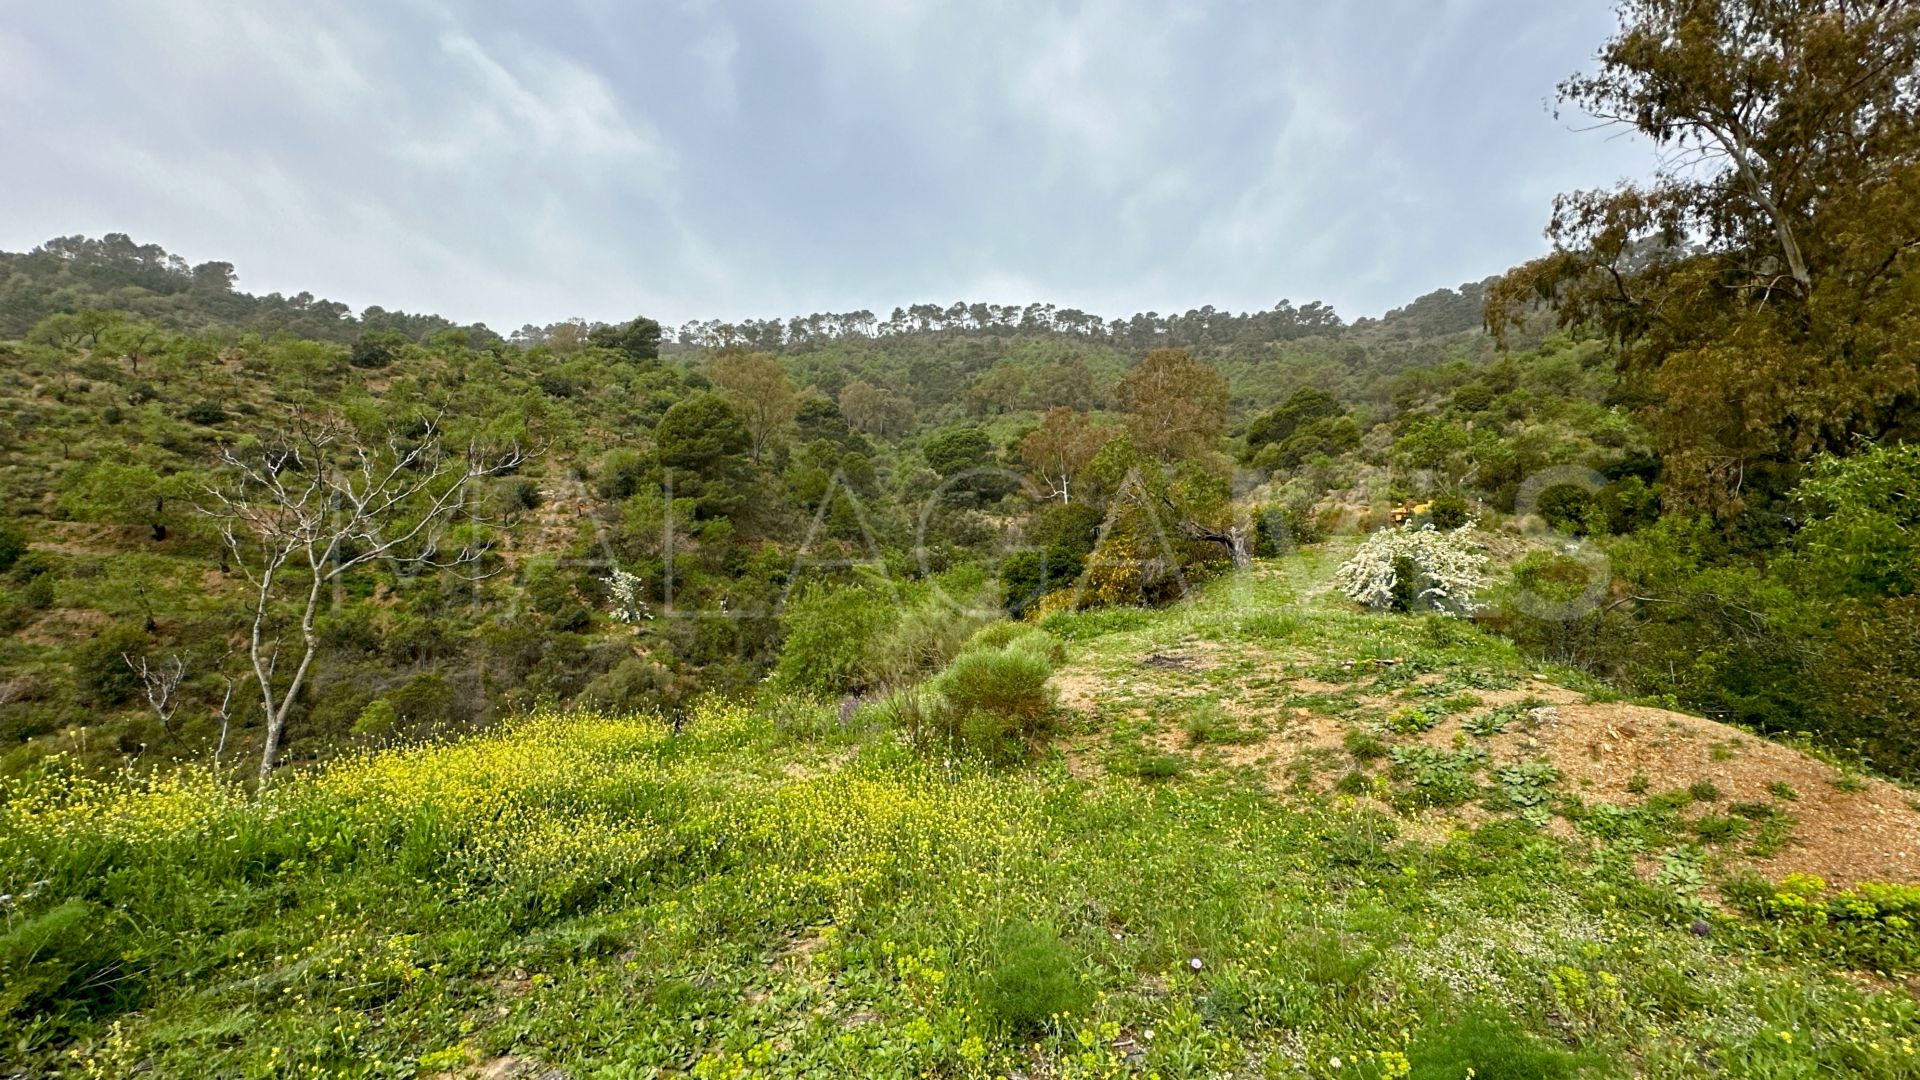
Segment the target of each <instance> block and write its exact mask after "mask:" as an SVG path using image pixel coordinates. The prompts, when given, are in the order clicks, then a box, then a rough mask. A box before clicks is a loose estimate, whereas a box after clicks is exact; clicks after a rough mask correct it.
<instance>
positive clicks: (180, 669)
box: [120, 653, 187, 740]
mask: <svg viewBox="0 0 1920 1080" xmlns="http://www.w3.org/2000/svg"><path fill="white" fill-rule="evenodd" d="M120 659H122V660H125V661H126V662H127V666H128V667H129V668H132V669H133V673H134V674H135V675H136V676H138V677H139V679H140V687H141V689H142V690H144V691H145V692H146V695H147V705H148V706H150V707H151V708H152V709H153V712H154V715H155V716H158V717H159V718H160V730H162V731H164V732H166V733H167V735H168V737H170V738H172V739H175V740H178V739H179V738H180V733H179V732H177V731H175V730H173V714H174V713H176V712H178V711H179V709H180V684H181V683H182V682H185V681H186V678H187V662H186V661H184V660H182V659H180V656H179V654H178V653H175V654H172V655H170V656H168V657H167V658H166V659H165V660H162V661H160V663H159V664H158V665H157V666H156V665H155V664H154V663H152V662H151V661H150V660H148V659H147V658H146V657H144V656H142V657H141V658H139V659H138V660H135V659H134V658H133V657H132V656H131V655H130V654H128V653H121V654H120Z"/></svg>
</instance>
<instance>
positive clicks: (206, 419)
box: [180, 401, 227, 427]
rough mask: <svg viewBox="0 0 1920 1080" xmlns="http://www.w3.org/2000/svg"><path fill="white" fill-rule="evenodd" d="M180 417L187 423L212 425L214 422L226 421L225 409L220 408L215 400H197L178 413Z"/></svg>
mask: <svg viewBox="0 0 1920 1080" xmlns="http://www.w3.org/2000/svg"><path fill="white" fill-rule="evenodd" d="M180 418H181V419H182V420H185V421H186V422H187V423H189V424H199V425H201V426H203V427H212V426H213V425H215V424H224V423H226V421H227V410H225V409H223V408H221V407H220V405H219V404H218V403H217V402H212V401H198V402H195V403H194V404H192V405H190V406H188V407H187V411H186V412H184V413H181V414H180Z"/></svg>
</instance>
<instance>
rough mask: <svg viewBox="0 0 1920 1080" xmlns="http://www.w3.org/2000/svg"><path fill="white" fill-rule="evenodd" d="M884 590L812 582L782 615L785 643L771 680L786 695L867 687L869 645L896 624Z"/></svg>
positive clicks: (837, 692)
mask: <svg viewBox="0 0 1920 1080" xmlns="http://www.w3.org/2000/svg"><path fill="white" fill-rule="evenodd" d="M893 613H894V606H893V600H892V598H890V597H888V596H886V595H884V592H883V591H882V590H881V589H878V588H874V587H863V586H859V585H833V584H829V583H826V582H817V581H816V582H809V583H808V584H807V585H805V586H804V587H802V588H801V589H800V590H799V591H798V592H796V593H795V594H794V595H793V596H791V597H789V598H788V600H787V605H786V608H785V610H784V611H783V612H782V613H781V615H780V627H781V630H782V632H783V633H784V636H785V643H784V644H783V645H782V646H781V649H780V659H779V660H778V661H777V662H776V663H775V664H774V668H773V673H772V675H771V676H770V681H771V683H772V685H773V687H774V688H775V689H777V690H782V691H798V692H801V693H814V694H840V693H845V692H847V691H849V690H858V689H861V688H863V686H864V685H865V680H866V677H867V669H866V667H865V661H866V658H867V655H868V652H869V647H870V646H871V645H872V643H873V641H874V639H875V638H877V637H878V636H879V635H880V634H881V633H882V632H883V631H884V630H885V629H886V628H887V626H888V625H889V624H890V623H891V622H892V621H893Z"/></svg>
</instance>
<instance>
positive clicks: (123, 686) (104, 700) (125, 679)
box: [35, 578, 147, 707]
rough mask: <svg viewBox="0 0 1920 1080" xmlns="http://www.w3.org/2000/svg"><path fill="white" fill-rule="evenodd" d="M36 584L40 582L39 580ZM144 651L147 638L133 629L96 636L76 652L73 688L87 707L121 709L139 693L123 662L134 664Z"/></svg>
mask: <svg viewBox="0 0 1920 1080" xmlns="http://www.w3.org/2000/svg"><path fill="white" fill-rule="evenodd" d="M35 580H36V581H38V580H42V579H39V578H36V579H35ZM146 651H147V636H146V635H145V634H143V633H141V632H140V629H139V627H135V626H114V627H109V628H108V629H106V630H103V631H101V632H100V634H99V635H98V636H96V637H95V638H94V639H93V640H92V641H89V642H87V643H86V644H85V645H83V646H81V647H80V648H79V650H77V651H76V653H75V654H74V658H73V678H74V684H75V686H76V687H77V688H78V689H79V691H80V696H81V698H82V699H83V700H84V701H86V702H87V703H88V704H90V705H96V706H107V707H111V706H115V705H124V704H126V703H127V702H129V701H131V700H133V697H134V695H136V694H138V693H139V692H140V677H139V676H138V675H136V674H135V673H134V670H133V668H132V666H131V665H129V664H128V663H127V658H128V657H132V658H134V659H135V660H136V661H137V660H138V659H139V658H140V657H141V656H142V655H144V654H145V653H146Z"/></svg>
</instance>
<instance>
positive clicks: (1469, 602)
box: [1333, 521, 1487, 615]
mask: <svg viewBox="0 0 1920 1080" xmlns="http://www.w3.org/2000/svg"><path fill="white" fill-rule="evenodd" d="M1473 526H1474V523H1473V522H1471V521H1469V522H1467V523H1466V524H1465V525H1462V526H1460V527H1459V528H1457V529H1450V530H1447V531H1446V532H1441V531H1440V530H1438V529H1435V528H1434V527H1433V526H1432V525H1431V524H1427V525H1421V526H1419V527H1417V528H1416V527H1415V526H1413V525H1403V526H1401V527H1400V528H1397V529H1381V530H1380V531H1379V532H1376V533H1374V534H1373V535H1372V536H1369V537H1367V542H1366V543H1364V544H1362V545H1360V550H1359V551H1356V552H1354V554H1353V558H1351V559H1348V560H1347V561H1346V562H1344V563H1342V564H1341V566H1340V569H1338V570H1336V571H1334V575H1333V580H1334V584H1335V585H1336V586H1337V587H1338V588H1339V589H1340V591H1341V592H1342V593H1344V594H1346V596H1347V597H1348V598H1349V599H1351V600H1354V601H1356V602H1358V603H1360V604H1364V605H1365V606H1367V607H1370V608H1373V609H1375V610H1378V611H1386V610H1389V609H1391V608H1393V607H1394V606H1395V600H1396V598H1405V599H1409V600H1411V606H1413V607H1432V608H1433V609H1435V610H1437V611H1442V612H1445V613H1446V614H1449V615H1468V614H1471V613H1472V612H1473V611H1474V609H1475V608H1476V607H1477V606H1478V604H1477V602H1476V601H1475V599H1474V594H1475V593H1478V592H1479V591H1480V590H1481V589H1483V588H1485V587H1486V584H1487V579H1486V576H1485V575H1484V574H1482V573H1481V572H1480V570H1481V567H1483V566H1485V565H1486V562H1487V557H1486V556H1485V555H1482V554H1481V553H1480V552H1479V551H1478V550H1476V549H1475V548H1474V546H1473V543H1472V541H1471V540H1469V539H1468V535H1469V534H1470V533H1471V532H1472V530H1473ZM1403 572H1410V573H1411V574H1412V575H1413V577H1414V579H1415V580H1414V581H1412V582H1410V583H1402V582H1401V581H1400V575H1401V574H1402V573H1403Z"/></svg>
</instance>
